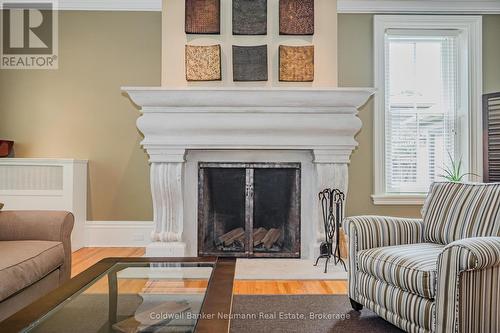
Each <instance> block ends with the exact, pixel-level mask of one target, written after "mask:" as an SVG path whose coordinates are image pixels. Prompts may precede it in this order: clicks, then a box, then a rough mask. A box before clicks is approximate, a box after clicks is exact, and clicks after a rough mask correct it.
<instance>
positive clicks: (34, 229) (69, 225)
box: [0, 211, 74, 282]
mask: <svg viewBox="0 0 500 333" xmlns="http://www.w3.org/2000/svg"><path fill="white" fill-rule="evenodd" d="M73 224H74V217H73V214H71V213H69V212H63V211H0V241H7V240H46V241H57V242H62V244H63V248H64V257H65V258H64V264H63V266H62V267H61V276H60V281H61V282H63V281H65V280H67V279H68V278H69V276H70V275H71V231H72V230H73Z"/></svg>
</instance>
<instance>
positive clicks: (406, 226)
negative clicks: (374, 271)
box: [344, 216, 424, 302]
mask: <svg viewBox="0 0 500 333" xmlns="http://www.w3.org/2000/svg"><path fill="white" fill-rule="evenodd" d="M344 228H345V230H347V235H348V237H349V297H350V298H352V299H353V300H356V301H358V302H359V300H358V298H357V296H358V293H357V289H356V279H357V276H358V262H357V260H358V256H357V253H358V252H359V251H361V250H366V249H372V248H375V247H382V246H390V245H404V244H414V243H421V242H422V235H423V230H424V224H423V221H422V220H421V219H410V218H400V217H388V216H356V217H348V218H347V219H345V220H344Z"/></svg>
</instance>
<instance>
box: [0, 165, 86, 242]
mask: <svg viewBox="0 0 500 333" xmlns="http://www.w3.org/2000/svg"><path fill="white" fill-rule="evenodd" d="M87 163H88V162H87V161H86V160H75V159H38V158H0V202H3V203H4V204H5V207H4V208H3V209H4V210H66V211H70V212H72V213H73V214H74V215H75V226H74V228H73V233H72V236H71V242H72V250H73V251H75V250H77V249H79V248H81V247H83V246H84V242H85V229H84V227H85V222H86V220H87Z"/></svg>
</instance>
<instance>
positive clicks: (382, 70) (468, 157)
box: [373, 16, 482, 204]
mask: <svg viewBox="0 0 500 333" xmlns="http://www.w3.org/2000/svg"><path fill="white" fill-rule="evenodd" d="M480 32H481V18H480V17H475V16H474V17H470V16H463V17H456V16H444V17H443V16H376V17H375V80H376V82H375V85H376V88H377V90H378V91H377V96H376V110H375V121H374V126H375V128H374V135H375V141H374V142H375V193H374V195H373V199H374V202H375V204H421V203H422V202H423V198H425V195H426V192H427V191H428V188H429V186H430V184H431V183H432V182H434V181H439V180H443V178H442V177H441V175H442V174H443V168H445V167H446V166H448V165H450V162H451V159H453V160H455V161H458V160H462V163H463V166H464V168H463V169H464V170H465V171H466V172H474V173H477V172H478V171H479V170H481V168H480V166H479V165H478V164H479V163H480V162H481V159H480V156H481V155H480V153H481V148H480V143H481V140H480V133H481V132H480V131H479V129H480V127H477V126H480V124H481V119H480V116H481V112H479V111H480V105H481V104H480V98H479V97H480V95H481V88H482V87H481V71H480V68H481V64H480V57H478V54H477V52H479V55H480V54H481V50H480V48H479V47H477V49H474V43H473V42H472V39H471V38H472V36H473V35H474V38H476V37H477V35H479V37H480V36H481V34H480ZM476 46H477V45H476ZM479 46H480V43H479ZM478 157H479V158H478Z"/></svg>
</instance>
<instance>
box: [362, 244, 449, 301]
mask: <svg viewBox="0 0 500 333" xmlns="http://www.w3.org/2000/svg"><path fill="white" fill-rule="evenodd" d="M443 248H444V246H443V245H441V244H433V243H421V244H410V245H396V246H387V247H377V248H373V249H368V250H363V251H360V252H358V266H359V267H358V269H359V270H360V271H361V272H363V273H366V274H368V275H371V276H373V277H375V278H376V279H378V280H381V281H383V282H385V283H388V284H390V285H393V286H395V287H398V288H400V289H402V290H404V291H408V292H410V293H413V294H416V295H420V296H422V297H425V298H429V299H433V298H434V296H435V292H436V290H435V289H436V275H437V259H438V256H439V254H440V253H441V251H442V249H443Z"/></svg>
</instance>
